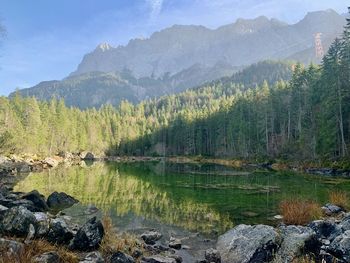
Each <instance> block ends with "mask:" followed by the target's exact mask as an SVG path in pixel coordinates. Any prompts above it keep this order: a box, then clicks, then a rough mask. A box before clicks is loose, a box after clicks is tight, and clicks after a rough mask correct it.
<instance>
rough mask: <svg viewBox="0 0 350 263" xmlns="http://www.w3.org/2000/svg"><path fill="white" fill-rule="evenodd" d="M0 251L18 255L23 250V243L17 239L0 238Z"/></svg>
mask: <svg viewBox="0 0 350 263" xmlns="http://www.w3.org/2000/svg"><path fill="white" fill-rule="evenodd" d="M0 251H3V252H5V251H6V252H7V254H9V255H19V254H21V253H22V252H23V251H24V245H23V244H22V243H19V242H17V241H13V240H8V239H4V238H0Z"/></svg>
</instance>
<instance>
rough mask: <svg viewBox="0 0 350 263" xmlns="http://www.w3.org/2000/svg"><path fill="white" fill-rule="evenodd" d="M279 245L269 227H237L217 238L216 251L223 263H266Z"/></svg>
mask: <svg viewBox="0 0 350 263" xmlns="http://www.w3.org/2000/svg"><path fill="white" fill-rule="evenodd" d="M279 244H280V239H279V236H278V233H277V232H276V231H275V230H274V228H273V227H271V226H265V225H256V226H250V225H238V226H236V227H235V228H233V229H231V230H230V231H228V232H226V233H225V234H223V235H221V236H220V237H219V239H218V242H217V250H218V251H219V253H220V255H221V260H222V262H223V263H249V262H268V261H270V260H272V258H273V255H274V254H275V251H276V250H277V247H278V245H279Z"/></svg>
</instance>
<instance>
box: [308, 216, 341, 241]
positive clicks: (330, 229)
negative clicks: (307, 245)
mask: <svg viewBox="0 0 350 263" xmlns="http://www.w3.org/2000/svg"><path fill="white" fill-rule="evenodd" d="M309 227H310V228H312V229H313V230H314V231H315V233H316V236H317V238H318V239H328V240H329V241H333V239H334V238H336V237H337V236H339V235H340V234H341V233H342V232H343V231H342V229H341V227H340V226H339V225H337V224H336V223H335V222H334V221H331V220H316V221H313V222H311V223H310V224H309Z"/></svg>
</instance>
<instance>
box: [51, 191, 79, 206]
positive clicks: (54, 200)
mask: <svg viewBox="0 0 350 263" xmlns="http://www.w3.org/2000/svg"><path fill="white" fill-rule="evenodd" d="M78 202H79V201H78V200H77V199H75V198H74V197H72V196H70V195H67V194H66V193H63V192H61V193H58V192H53V193H52V194H50V195H49V197H48V198H47V205H48V206H49V207H50V208H51V209H54V210H59V209H64V208H68V207H71V206H72V205H74V204H75V203H78Z"/></svg>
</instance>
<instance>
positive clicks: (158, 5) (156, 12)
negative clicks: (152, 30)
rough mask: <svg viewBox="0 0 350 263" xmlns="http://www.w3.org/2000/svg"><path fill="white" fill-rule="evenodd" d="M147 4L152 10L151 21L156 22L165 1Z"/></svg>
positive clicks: (150, 0) (152, 1)
mask: <svg viewBox="0 0 350 263" xmlns="http://www.w3.org/2000/svg"><path fill="white" fill-rule="evenodd" d="M146 2H147V4H148V5H149V6H150V8H151V20H155V19H156V18H157V17H158V15H159V14H160V12H161V11H162V7H163V0H146Z"/></svg>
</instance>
